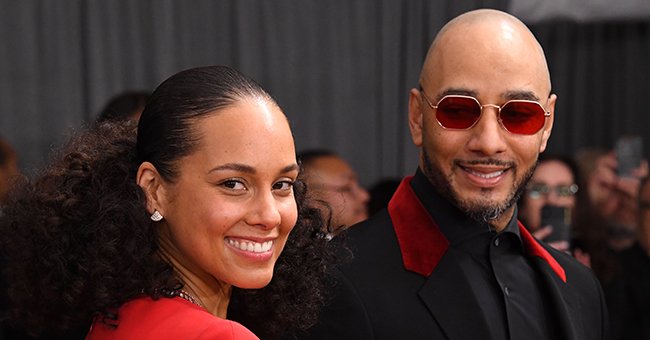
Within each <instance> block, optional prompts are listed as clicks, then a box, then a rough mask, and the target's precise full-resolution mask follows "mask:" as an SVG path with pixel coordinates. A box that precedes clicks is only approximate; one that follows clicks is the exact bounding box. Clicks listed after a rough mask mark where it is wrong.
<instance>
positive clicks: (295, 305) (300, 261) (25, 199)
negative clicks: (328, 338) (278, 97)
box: [1, 66, 331, 339]
mask: <svg viewBox="0 0 650 340" xmlns="http://www.w3.org/2000/svg"><path fill="white" fill-rule="evenodd" d="M123 124H124V125H119V123H114V124H112V123H108V124H103V125H100V126H98V127H97V128H94V129H93V130H91V131H89V132H87V133H84V134H82V135H81V136H79V137H77V138H76V139H73V140H72V141H71V142H70V143H69V145H68V146H67V148H65V149H64V150H63V152H62V153H61V155H60V156H59V157H58V158H57V159H56V160H55V161H54V162H53V163H52V164H51V165H50V166H49V167H48V168H46V169H45V170H44V171H43V173H42V174H41V175H40V176H39V177H38V178H37V179H36V180H35V181H34V182H33V184H31V185H24V188H23V190H22V193H18V194H17V195H16V197H14V199H13V201H12V203H11V204H10V205H9V206H8V208H7V211H6V218H5V220H4V221H3V223H2V230H1V231H2V232H3V234H4V235H7V237H6V238H5V239H4V242H3V249H4V250H5V252H6V255H5V256H7V261H8V263H7V269H6V274H7V281H8V282H9V285H10V289H9V298H10V300H11V302H12V306H13V308H12V309H11V310H10V312H11V314H10V315H11V317H12V318H13V320H15V321H16V322H21V323H22V324H23V325H24V326H25V327H27V329H31V330H34V331H35V332H42V331H49V332H57V331H65V330H67V329H70V328H73V327H78V326H80V325H84V324H87V323H90V322H91V321H92V327H91V328H90V331H89V332H88V335H87V339H128V338H133V339H181V338H182V339H215V338H219V339H235V338H236V339H256V338H257V337H256V336H255V335H253V333H251V332H250V331H249V330H248V329H246V328H244V327H243V326H241V325H240V324H238V323H236V322H233V321H228V320H226V317H227V310H228V306H229V304H230V300H231V294H232V293H233V290H237V289H243V290H239V291H237V292H236V294H235V295H233V297H236V299H237V301H234V302H238V304H236V306H232V307H234V308H233V309H234V310H235V311H236V314H237V315H238V317H239V318H240V319H241V320H255V319H257V318H256V316H258V315H263V318H264V319H263V320H259V319H257V321H256V323H255V324H253V325H252V326H254V327H255V330H256V332H258V335H259V336H260V337H264V338H270V337H274V336H278V335H279V334H280V333H281V331H283V330H287V329H288V327H289V326H297V327H299V328H300V327H302V328H306V327H309V326H310V325H311V323H313V321H314V320H315V308H317V307H318V306H319V305H320V304H321V302H322V301H321V300H322V294H321V292H320V289H321V286H320V284H319V282H322V281H321V280H320V278H321V277H322V276H323V272H324V268H325V265H326V264H327V262H328V261H329V259H331V256H330V255H329V253H328V251H329V250H328V248H326V247H325V245H326V240H325V239H324V238H323V235H322V234H321V232H320V230H322V229H323V226H322V222H321V220H320V218H319V215H318V213H317V210H316V209H313V208H310V207H308V206H307V205H306V204H303V200H302V197H303V194H304V193H303V192H302V185H301V183H300V181H299V180H298V178H297V177H298V165H297V162H296V157H295V150H294V143H293V138H292V135H291V131H290V128H289V124H288V122H287V119H286V117H285V116H284V114H283V113H282V111H281V110H280V108H279V107H278V105H277V104H276V102H275V101H274V100H273V99H272V98H271V96H270V95H269V94H268V93H266V92H265V91H264V90H263V89H262V88H261V87H260V86H259V85H258V84H256V83H255V82H254V81H252V80H250V79H248V78H246V77H245V76H243V75H241V74H240V73H238V72H236V71H235V70H232V69H230V68H227V67H219V66H212V67H202V68H195V69H190V70H186V71H183V72H180V73H178V74H176V75H174V76H172V77H170V78H169V79H167V80H166V81H165V82H163V83H162V84H161V85H160V86H159V87H158V88H157V89H156V90H155V91H154V93H153V94H152V96H151V98H150V100H149V102H148V104H147V106H146V108H145V110H144V112H143V113H142V117H141V119H140V122H139V125H138V128H137V142H136V139H135V136H136V133H135V130H134V128H133V127H131V126H129V124H128V123H123ZM292 229H294V231H293V232H292V233H291V237H289V233H290V232H291V231H292ZM285 244H286V247H285ZM283 248H287V252H286V253H285V254H284V255H283V256H282V257H281V258H280V259H278V257H279V256H280V253H281V251H282V250H283ZM276 262H277V265H276ZM274 267H277V272H276V275H275V278H274V280H273V282H272V283H271V285H269V287H267V288H266V289H262V290H259V289H260V288H262V287H265V286H267V285H268V284H269V282H270V281H271V279H272V277H273V276H274V273H273V271H274ZM296 287H298V288H299V290H297V289H296ZM248 289H253V290H251V291H248ZM289 292H290V293H289ZM253 301H254V302H253ZM269 311H275V312H273V313H271V312H269Z"/></svg>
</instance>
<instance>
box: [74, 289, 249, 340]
mask: <svg viewBox="0 0 650 340" xmlns="http://www.w3.org/2000/svg"><path fill="white" fill-rule="evenodd" d="M118 315H119V319H118V321H117V327H116V328H110V327H109V326H107V325H105V324H104V323H103V322H102V321H101V319H99V318H97V319H96V320H95V322H94V323H93V326H92V328H91V330H90V332H89V333H88V336H87V337H86V339H87V340H101V339H156V340H164V339H238V340H239V339H251V340H253V339H254V340H258V338H257V337H256V336H255V335H254V334H253V333H251V332H250V331H249V330H248V329H246V327H244V326H242V325H241V324H239V323H237V322H234V321H230V320H226V319H221V318H218V317H216V316H214V315H212V314H210V313H208V312H207V311H206V310H204V309H203V308H201V307H199V306H197V305H195V304H193V303H191V302H189V301H186V300H184V299H182V298H179V297H176V298H160V299H157V300H153V299H151V298H149V297H141V298H137V299H134V300H131V301H129V302H126V303H125V304H124V305H122V307H120V309H119V311H118Z"/></svg>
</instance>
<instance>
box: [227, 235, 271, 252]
mask: <svg viewBox="0 0 650 340" xmlns="http://www.w3.org/2000/svg"><path fill="white" fill-rule="evenodd" d="M226 241H227V242H228V244H229V245H231V246H233V247H235V248H237V249H239V250H242V251H248V252H253V253H264V252H267V251H269V250H270V249H271V247H272V246H273V241H266V242H261V243H260V242H254V241H244V240H240V241H237V240H233V239H231V238H229V239H226Z"/></svg>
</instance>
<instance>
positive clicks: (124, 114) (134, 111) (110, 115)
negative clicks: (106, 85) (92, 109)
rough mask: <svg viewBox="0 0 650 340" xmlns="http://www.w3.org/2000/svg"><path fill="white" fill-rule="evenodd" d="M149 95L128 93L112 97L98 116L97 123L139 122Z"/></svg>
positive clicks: (142, 92) (146, 93)
mask: <svg viewBox="0 0 650 340" xmlns="http://www.w3.org/2000/svg"><path fill="white" fill-rule="evenodd" d="M149 95H150V93H149V92H145V91H127V92H123V93H120V94H118V95H116V96H114V97H112V98H111V99H109V101H108V102H107V103H106V105H105V106H104V108H102V110H101V111H100V113H99V116H97V122H99V123H100V122H106V121H121V120H129V119H132V120H135V121H136V122H137V121H138V119H140V115H142V111H143V110H144V107H145V105H146V104H147V100H149Z"/></svg>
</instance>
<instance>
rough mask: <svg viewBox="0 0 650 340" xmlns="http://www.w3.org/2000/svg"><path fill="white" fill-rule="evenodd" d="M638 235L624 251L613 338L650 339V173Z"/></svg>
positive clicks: (644, 187)
mask: <svg viewBox="0 0 650 340" xmlns="http://www.w3.org/2000/svg"><path fill="white" fill-rule="evenodd" d="M638 203H639V215H638V218H639V222H638V224H637V233H638V236H637V237H638V238H637V242H635V243H634V244H633V245H632V246H630V247H629V248H627V249H625V250H623V251H622V252H621V255H620V263H621V268H622V274H621V275H620V277H619V279H620V280H621V281H622V286H623V289H622V291H621V292H622V293H621V294H620V295H619V296H618V297H617V298H615V299H612V300H613V302H612V303H613V304H614V306H612V308H610V316H611V320H612V325H613V326H614V327H613V329H614V330H615V333H614V335H613V337H612V339H614V340H617V339H620V340H642V339H650V177H646V178H644V179H643V180H642V181H641V184H640V185H639V195H638Z"/></svg>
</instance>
